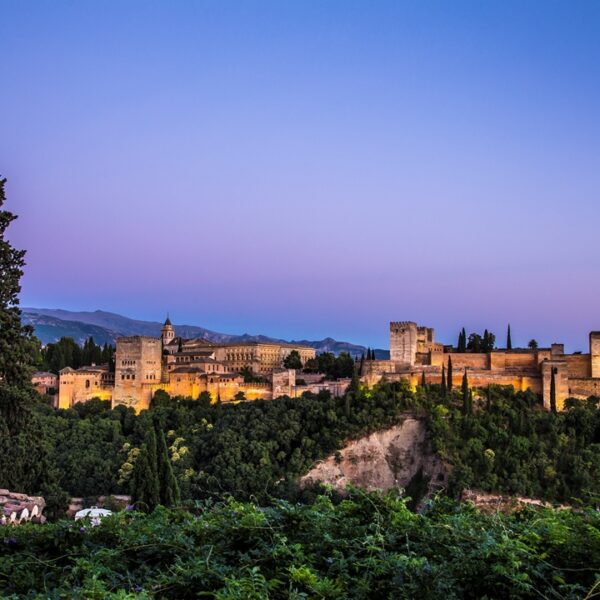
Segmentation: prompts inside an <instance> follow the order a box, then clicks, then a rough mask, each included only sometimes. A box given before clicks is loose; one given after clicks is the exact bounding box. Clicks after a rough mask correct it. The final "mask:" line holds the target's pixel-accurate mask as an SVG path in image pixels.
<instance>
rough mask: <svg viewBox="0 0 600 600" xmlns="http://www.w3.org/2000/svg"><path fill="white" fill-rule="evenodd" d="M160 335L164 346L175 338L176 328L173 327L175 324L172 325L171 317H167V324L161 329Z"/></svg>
mask: <svg viewBox="0 0 600 600" xmlns="http://www.w3.org/2000/svg"><path fill="white" fill-rule="evenodd" d="M160 337H161V340H162V343H163V347H164V346H166V345H167V344H169V343H170V342H172V341H173V339H174V338H175V330H174V329H173V325H171V319H169V317H167V320H166V321H165V324H164V325H163V327H162V329H161V330H160Z"/></svg>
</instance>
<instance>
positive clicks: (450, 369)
mask: <svg viewBox="0 0 600 600" xmlns="http://www.w3.org/2000/svg"><path fill="white" fill-rule="evenodd" d="M447 388H448V392H452V356H449V357H448V385H447Z"/></svg>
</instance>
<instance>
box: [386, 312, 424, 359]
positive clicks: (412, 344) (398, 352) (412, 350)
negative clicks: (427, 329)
mask: <svg viewBox="0 0 600 600" xmlns="http://www.w3.org/2000/svg"><path fill="white" fill-rule="evenodd" d="M416 355H417V324H416V323H413V322H412V321H393V322H391V323H390V360H391V361H392V362H393V363H399V364H403V365H414V364H415V360H416Z"/></svg>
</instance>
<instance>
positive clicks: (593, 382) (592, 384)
mask: <svg viewBox="0 0 600 600" xmlns="http://www.w3.org/2000/svg"><path fill="white" fill-rule="evenodd" d="M569 396H570V397H572V398H579V399H581V400H586V399H587V398H589V397H590V396H600V379H584V378H572V379H571V378H569Z"/></svg>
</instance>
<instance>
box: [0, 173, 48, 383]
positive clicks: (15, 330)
mask: <svg viewBox="0 0 600 600" xmlns="http://www.w3.org/2000/svg"><path fill="white" fill-rule="evenodd" d="M5 184H6V179H3V178H1V177H0V385H3V386H14V387H17V388H20V389H26V388H28V387H29V386H30V385H31V374H32V371H33V369H32V366H33V364H32V363H33V357H34V356H36V354H38V353H39V342H38V340H37V339H36V338H35V337H34V335H33V329H32V328H31V327H30V326H23V325H22V324H21V310H20V308H19V292H20V291H21V283H20V281H21V277H22V275H23V267H24V266H25V251H24V250H16V249H15V248H13V247H12V246H11V244H10V242H9V241H8V240H7V239H6V230H7V229H8V226H9V225H10V224H11V223H12V222H13V221H14V220H15V219H16V218H17V217H16V215H14V214H13V213H11V212H9V211H7V210H1V209H2V206H3V205H4V202H5V201H6V196H5V191H4V185H5Z"/></svg>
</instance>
